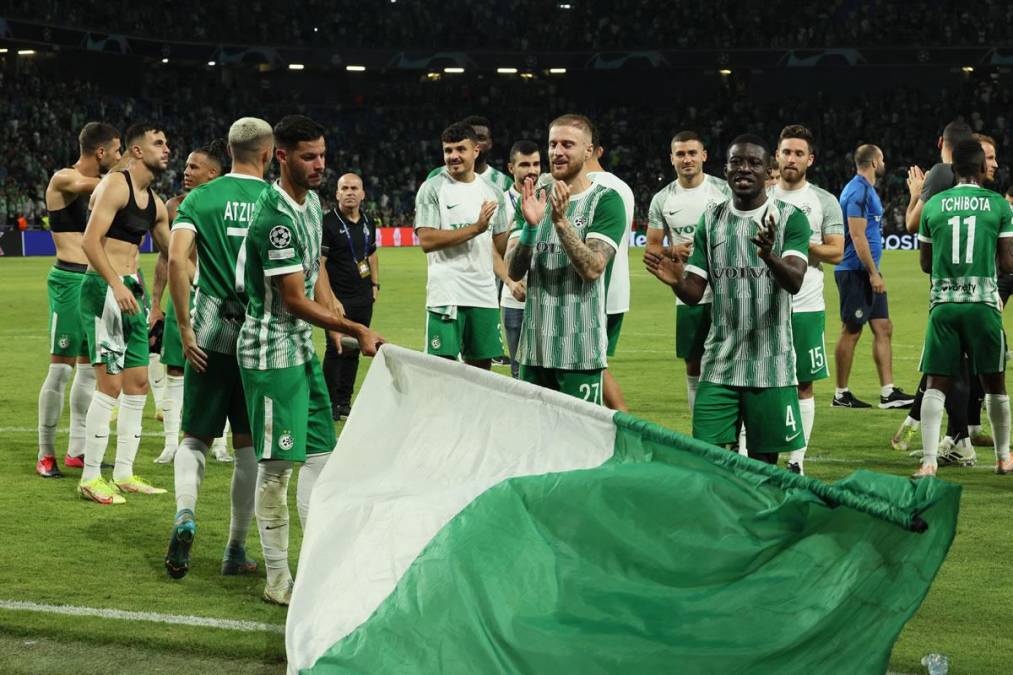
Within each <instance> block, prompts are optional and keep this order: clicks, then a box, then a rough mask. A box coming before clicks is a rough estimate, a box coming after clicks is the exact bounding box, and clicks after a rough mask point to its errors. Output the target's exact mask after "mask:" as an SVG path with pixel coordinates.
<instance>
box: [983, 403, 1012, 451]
mask: <svg viewBox="0 0 1013 675" xmlns="http://www.w3.org/2000/svg"><path fill="white" fill-rule="evenodd" d="M985 410H986V411H988V421H989V422H990V423H991V424H992V440H993V442H994V443H995V456H996V457H997V458H999V459H1000V460H1002V461H1006V460H1007V459H1009V427H1010V411H1009V396H1008V395H1006V394H985Z"/></svg>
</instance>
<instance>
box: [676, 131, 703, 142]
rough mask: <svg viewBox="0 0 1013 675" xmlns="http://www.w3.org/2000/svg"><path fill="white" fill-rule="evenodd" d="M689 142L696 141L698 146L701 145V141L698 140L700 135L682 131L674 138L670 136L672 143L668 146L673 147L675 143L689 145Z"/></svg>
mask: <svg viewBox="0 0 1013 675" xmlns="http://www.w3.org/2000/svg"><path fill="white" fill-rule="evenodd" d="M690 141H696V142H697V143H699V144H700V145H703V140H702V139H701V138H700V135H699V134H698V133H696V132H695V131H690V130H689V129H684V130H682V131H680V132H679V133H677V134H676V135H675V136H672V142H671V143H669V145H675V144H676V143H689V142H690Z"/></svg>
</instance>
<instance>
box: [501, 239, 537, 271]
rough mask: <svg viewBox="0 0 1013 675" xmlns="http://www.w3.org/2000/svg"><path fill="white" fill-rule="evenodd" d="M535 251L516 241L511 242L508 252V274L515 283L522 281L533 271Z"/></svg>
mask: <svg viewBox="0 0 1013 675" xmlns="http://www.w3.org/2000/svg"><path fill="white" fill-rule="evenodd" d="M533 250H534V249H532V248H531V247H530V246H527V245H525V244H521V243H520V242H519V241H517V240H516V239H513V240H511V241H510V248H509V250H507V254H506V261H507V274H508V275H509V276H510V278H511V279H512V280H514V281H520V280H521V279H523V278H524V276H525V275H526V274H527V273H528V270H529V269H531V253H532V251H533Z"/></svg>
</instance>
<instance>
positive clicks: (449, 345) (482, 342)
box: [426, 307, 504, 361]
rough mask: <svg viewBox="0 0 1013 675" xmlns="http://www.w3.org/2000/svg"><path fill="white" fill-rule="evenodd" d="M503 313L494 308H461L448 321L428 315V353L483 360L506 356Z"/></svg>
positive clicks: (428, 313) (440, 316) (431, 313)
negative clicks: (501, 319) (502, 324)
mask: <svg viewBox="0 0 1013 675" xmlns="http://www.w3.org/2000/svg"><path fill="white" fill-rule="evenodd" d="M501 333H502V328H501V327H500V318H499V310H498V309H495V308H492V307H458V308H457V315H456V316H455V317H454V318H448V317H446V316H444V315H442V314H438V313H437V312H433V311H427V312H426V353H427V354H432V355H434V356H445V357H449V358H454V359H456V358H457V356H458V354H460V355H461V356H462V357H463V358H465V359H468V360H470V361H481V360H483V359H492V358H495V357H497V356H502V355H503V353H504V348H503V336H502V335H501Z"/></svg>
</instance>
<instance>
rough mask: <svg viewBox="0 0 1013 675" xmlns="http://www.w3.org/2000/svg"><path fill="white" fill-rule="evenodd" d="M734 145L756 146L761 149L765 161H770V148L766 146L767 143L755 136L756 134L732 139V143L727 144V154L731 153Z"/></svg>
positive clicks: (742, 135)
mask: <svg viewBox="0 0 1013 675" xmlns="http://www.w3.org/2000/svg"><path fill="white" fill-rule="evenodd" d="M736 145H757V146H759V147H761V148H763V154H764V155H765V159H766V160H767V161H768V162H769V161H770V148H769V147H768V146H767V142H766V141H765V140H763V139H762V138H760V137H759V136H757V135H756V134H739V135H738V136H736V137H735V138H733V139H732V142H731V143H729V144H728V154H729V155H730V154H731V152H732V147H734V146H736Z"/></svg>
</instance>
